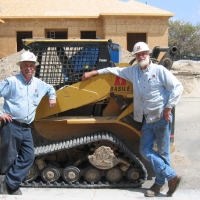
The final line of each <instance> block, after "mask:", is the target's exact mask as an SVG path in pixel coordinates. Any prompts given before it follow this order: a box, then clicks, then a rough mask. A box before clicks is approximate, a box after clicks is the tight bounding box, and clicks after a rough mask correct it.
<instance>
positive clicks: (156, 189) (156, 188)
mask: <svg viewBox="0 0 200 200" xmlns="http://www.w3.org/2000/svg"><path fill="white" fill-rule="evenodd" d="M162 190H163V187H162V186H160V185H158V184H156V183H154V184H153V185H152V186H151V187H150V188H149V189H148V190H147V191H146V193H145V197H155V196H157V195H158V194H160V192H161V191H162Z"/></svg>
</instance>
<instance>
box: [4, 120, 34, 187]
mask: <svg viewBox="0 0 200 200" xmlns="http://www.w3.org/2000/svg"><path fill="white" fill-rule="evenodd" d="M1 128H2V129H1V131H0V133H1V155H0V156H1V158H0V171H1V175H6V183H7V185H8V186H9V187H10V188H11V189H13V190H14V189H16V188H18V187H19V185H20V183H21V182H22V180H23V179H24V178H25V176H26V175H27V173H28V171H29V169H30V168H31V166H32V164H33V161H34V158H35V155H34V146H33V139H32V134H31V129H30V128H24V127H20V126H18V125H16V124H14V123H6V124H4V123H3V125H2V127H1Z"/></svg>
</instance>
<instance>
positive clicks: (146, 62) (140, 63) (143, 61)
mask: <svg viewBox="0 0 200 200" xmlns="http://www.w3.org/2000/svg"><path fill="white" fill-rule="evenodd" d="M137 64H138V65H139V66H140V67H141V68H144V67H145V66H147V65H149V57H146V58H145V60H141V61H138V60H137Z"/></svg>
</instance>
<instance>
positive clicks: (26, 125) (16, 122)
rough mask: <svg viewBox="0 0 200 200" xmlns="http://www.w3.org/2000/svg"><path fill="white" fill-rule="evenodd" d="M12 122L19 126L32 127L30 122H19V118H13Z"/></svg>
mask: <svg viewBox="0 0 200 200" xmlns="http://www.w3.org/2000/svg"><path fill="white" fill-rule="evenodd" d="M12 123H14V124H16V125H18V126H21V127H24V128H30V126H29V124H26V123H21V122H18V121H17V120H14V119H13V120H12Z"/></svg>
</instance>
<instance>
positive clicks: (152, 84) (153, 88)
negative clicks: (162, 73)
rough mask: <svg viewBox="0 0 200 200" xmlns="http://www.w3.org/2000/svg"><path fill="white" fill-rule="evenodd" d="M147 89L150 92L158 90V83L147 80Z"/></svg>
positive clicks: (154, 80) (154, 79) (153, 80)
mask: <svg viewBox="0 0 200 200" xmlns="http://www.w3.org/2000/svg"><path fill="white" fill-rule="evenodd" d="M149 89H151V90H156V89H158V81H157V80H156V78H153V79H150V80H149Z"/></svg>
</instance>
